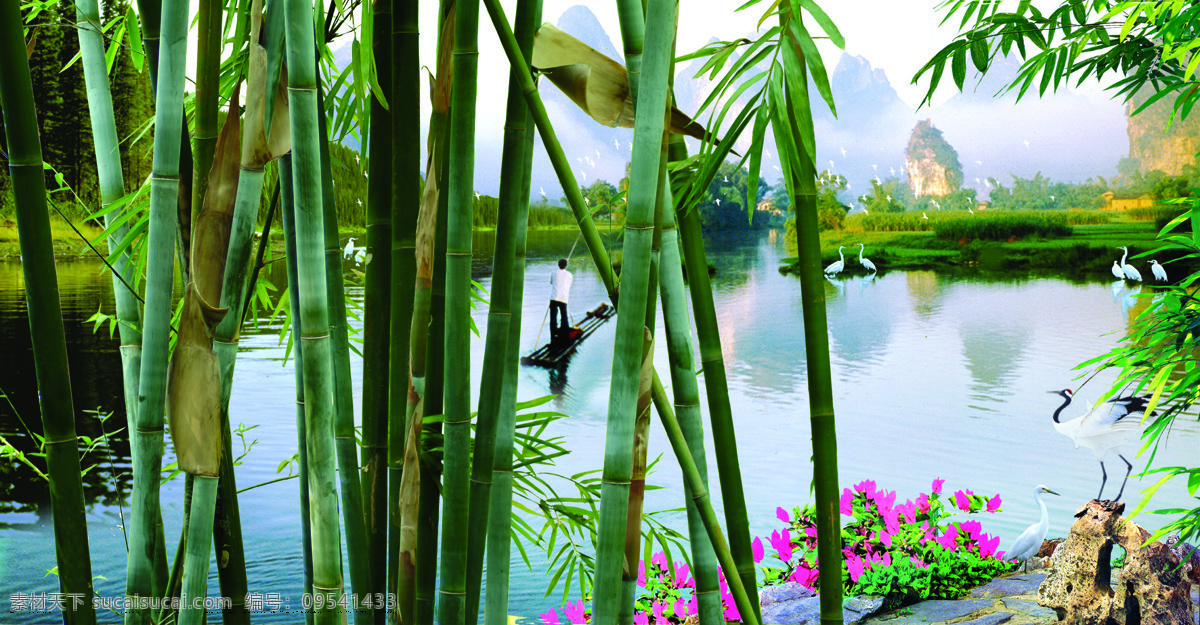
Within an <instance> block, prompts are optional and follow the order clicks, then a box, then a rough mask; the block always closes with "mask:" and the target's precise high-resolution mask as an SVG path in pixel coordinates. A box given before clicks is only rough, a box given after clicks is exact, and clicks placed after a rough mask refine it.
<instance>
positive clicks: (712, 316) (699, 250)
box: [671, 141, 759, 614]
mask: <svg viewBox="0 0 1200 625" xmlns="http://www.w3.org/2000/svg"><path fill="white" fill-rule="evenodd" d="M686 157H687V151H686V149H685V148H684V146H683V143H682V141H681V142H679V143H677V144H675V145H673V146H672V153H671V160H680V159H682V158H686ZM677 208H678V207H677ZM676 217H677V219H678V224H679V225H678V229H679V239H680V242H681V247H682V250H683V258H684V262H685V263H686V269H687V275H688V283H689V287H690V288H689V290H690V291H691V296H692V314H694V315H695V319H696V334H697V338H698V339H699V340H698V343H699V345H700V368H701V369H702V370H703V372H704V391H705V395H706V397H707V400H708V415H709V420H710V421H711V422H712V431H713V451H714V454H715V455H716V460H717V477H718V479H719V480H720V483H721V501H722V503H723V504H724V508H725V527H727V528H728V529H729V547H730V549H732V550H733V558H734V561H736V562H737V574H738V576H739V577H740V578H741V579H742V584H743V585H744V586H745V587H746V592H747V593H749V594H750V603H751V605H752V606H754V607H755V610H756V614H758V611H759V608H758V586H757V581H756V578H755V574H756V573H755V568H754V550H753V547H752V546H751V543H750V524H749V518H748V515H747V513H746V497H745V494H744V490H743V488H742V470H741V466H740V465H739V464H738V457H737V436H736V434H735V431H734V427H733V409H732V408H731V406H730V403H729V382H728V380H727V379H726V377H725V358H724V356H723V355H722V352H721V334H720V330H719V328H718V327H717V309H716V306H715V304H714V301H713V294H712V282H711V280H710V278H709V275H708V258H707V257H706V256H705V253H704V236H703V234H702V232H701V225H700V214H699V211H698V210H695V209H693V210H690V211H679V212H677V213H676Z"/></svg>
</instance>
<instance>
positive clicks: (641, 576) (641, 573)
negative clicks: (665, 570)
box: [637, 560, 646, 588]
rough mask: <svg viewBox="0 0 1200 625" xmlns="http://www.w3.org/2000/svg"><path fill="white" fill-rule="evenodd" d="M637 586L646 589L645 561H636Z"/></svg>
mask: <svg viewBox="0 0 1200 625" xmlns="http://www.w3.org/2000/svg"><path fill="white" fill-rule="evenodd" d="M637 583H638V586H641V587H642V588H645V587H646V561H645V560H638V582H637Z"/></svg>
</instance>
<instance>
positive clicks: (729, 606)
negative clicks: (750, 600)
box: [721, 593, 742, 621]
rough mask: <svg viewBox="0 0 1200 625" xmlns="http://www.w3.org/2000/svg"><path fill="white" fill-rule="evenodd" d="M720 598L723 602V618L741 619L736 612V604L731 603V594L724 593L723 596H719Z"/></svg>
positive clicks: (729, 619)
mask: <svg viewBox="0 0 1200 625" xmlns="http://www.w3.org/2000/svg"><path fill="white" fill-rule="evenodd" d="M721 599H722V603H724V604H725V620H726V621H740V620H742V615H741V614H738V609H737V606H736V605H734V603H733V595H731V594H729V593H725V596H723V597H721Z"/></svg>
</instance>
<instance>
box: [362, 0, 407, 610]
mask: <svg viewBox="0 0 1200 625" xmlns="http://www.w3.org/2000/svg"><path fill="white" fill-rule="evenodd" d="M372 11H374V13H375V17H374V22H373V26H374V29H373V31H372V33H371V36H372V39H371V41H372V45H373V46H374V50H373V52H374V55H375V69H376V70H377V72H378V80H379V87H380V89H382V90H383V92H384V93H385V94H387V98H388V101H389V105H390V106H392V107H396V106H398V102H397V98H396V96H395V93H394V91H395V89H394V88H393V87H392V82H393V79H392V64H393V59H392V31H393V29H394V27H393V21H394V19H395V18H394V17H393V15H392V0H375V1H374V5H373V7H372ZM411 63H412V64H413V65H414V66H415V65H416V64H417V63H418V59H416V58H413V59H412V60H411ZM415 97H416V94H413V98H414V100H415ZM417 103H418V104H419V102H417ZM411 105H412V104H411V103H410V104H409V106H411ZM369 132H370V143H369V146H370V157H369V159H368V161H367V166H368V171H369V173H370V174H371V175H370V178H369V179H368V181H367V255H366V259H367V260H366V267H365V274H366V275H365V277H364V284H363V309H364V310H363V386H362V451H361V463H362V469H363V471H362V499H363V522H364V524H365V526H366V533H367V535H366V544H367V559H368V562H367V566H368V567H369V575H370V577H369V583H370V589H369V591H370V593H371V595H375V594H379V595H380V596H382V593H385V592H387V585H386V581H387V561H388V549H387V524H388V470H387V466H388V465H387V452H388V389H389V384H388V383H389V380H390V379H389V377H388V358H389V352H388V350H389V348H390V347H391V323H392V321H391V316H392V293H391V289H392V201H393V200H392V186H393V182H392V180H393V178H394V177H395V174H394V172H393V167H394V164H393V162H392V155H393V153H394V152H395V147H394V146H393V143H394V142H399V141H401V138H400V137H398V136H396V138H395V139H393V136H394V135H393V134H392V114H391V111H389V110H388V109H386V108H384V107H383V104H382V103H381V102H380V101H379V98H377V97H374V96H373V95H372V97H371V127H370V129H369ZM408 140H409V141H410V142H412V143H414V145H416V146H417V148H418V150H419V149H420V144H418V143H416V141H415V139H413V138H408ZM356 592H357V591H356ZM359 594H360V595H361V593H359ZM386 616H387V613H386V611H385V610H376V611H374V613H373V618H372V622H374V623H375V624H376V625H382V624H383V622H384V619H385V617H386Z"/></svg>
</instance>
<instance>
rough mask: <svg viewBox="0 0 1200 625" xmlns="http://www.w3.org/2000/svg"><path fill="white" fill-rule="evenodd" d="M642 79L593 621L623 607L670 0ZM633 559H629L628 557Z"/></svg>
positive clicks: (656, 13)
mask: <svg viewBox="0 0 1200 625" xmlns="http://www.w3.org/2000/svg"><path fill="white" fill-rule="evenodd" d="M646 24H647V35H646V41H647V45H646V52H645V53H644V55H643V71H644V74H643V80H642V83H641V88H640V93H639V95H638V102H637V117H638V118H639V119H640V120H641V123H639V124H637V126H636V127H635V128H634V140H633V141H634V142H633V161H632V164H631V168H630V182H629V207H628V209H627V212H626V222H625V244H624V251H623V262H622V267H621V282H622V284H623V285H624V287H625V288H624V292H623V295H622V297H621V300H622V301H621V306H620V308H619V309H618V314H617V336H616V345H615V346H614V349H613V351H614V354H613V367H612V385H611V387H610V391H609V408H608V427H607V429H606V434H605V445H604V471H603V485H602V487H601V491H600V517H599V524H598V525H599V540H598V543H597V548H596V586H595V593H594V594H595V600H594V603H593V622H594V623H595V624H596V625H610V624H612V623H616V622H618V620H619V615H620V612H621V603H622V601H621V577H622V571H623V570H624V569H625V568H626V566H625V565H626V563H625V562H624V559H625V558H624V557H623V555H624V554H623V549H622V547H623V546H624V544H625V534H626V524H627V521H628V512H629V494H630V480H631V477H632V469H633V442H634V427H635V419H636V416H637V415H636V404H637V396H638V389H639V386H640V384H639V378H640V377H641V375H640V374H641V356H642V349H643V338H644V335H645V334H646V333H647V329H646V328H645V319H646V310H647V300H648V295H649V286H650V255H651V245H652V239H653V237H654V209H655V201H656V197H657V195H658V170H659V167H658V165H659V162H660V160H661V155H662V141H663V132H664V130H665V120H666V111H667V79H668V74H669V70H670V64H671V58H670V56H671V54H670V53H671V42H672V40H673V38H674V29H675V3H674V2H673V0H654V1H653V2H651V3H650V5H649V14H648V16H647V19H646ZM629 566H632V563H629Z"/></svg>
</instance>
